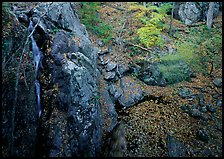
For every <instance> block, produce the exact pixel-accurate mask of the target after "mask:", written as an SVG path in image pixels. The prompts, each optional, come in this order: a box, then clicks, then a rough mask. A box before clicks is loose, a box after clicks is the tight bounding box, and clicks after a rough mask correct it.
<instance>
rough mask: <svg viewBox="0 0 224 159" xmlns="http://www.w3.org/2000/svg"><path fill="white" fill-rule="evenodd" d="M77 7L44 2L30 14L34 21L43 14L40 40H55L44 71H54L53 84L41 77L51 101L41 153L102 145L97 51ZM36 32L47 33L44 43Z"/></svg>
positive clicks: (81, 152)
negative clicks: (81, 21) (75, 8)
mask: <svg viewBox="0 0 224 159" xmlns="http://www.w3.org/2000/svg"><path fill="white" fill-rule="evenodd" d="M72 7H73V6H72V5H71V3H66V2H61V3H57V2H53V3H48V2H47V3H39V4H38V5H37V6H36V7H34V8H33V9H31V10H30V11H29V12H27V13H26V14H27V16H28V18H29V19H30V20H32V21H33V23H34V25H35V24H36V23H37V22H38V21H39V18H40V17H41V19H40V22H39V23H38V26H37V28H36V31H35V33H34V37H35V38H36V39H37V41H39V42H37V45H39V47H40V46H42V45H45V43H44V42H45V41H46V40H49V41H51V43H48V46H47V49H48V51H47V50H44V51H45V52H44V54H46V55H45V59H44V61H43V63H44V64H43V65H44V71H43V72H45V73H46V72H47V73H46V74H48V75H50V76H49V81H48V85H47V84H45V83H46V81H45V82H44V83H43V81H44V80H43V79H42V80H41V81H42V83H41V84H42V85H44V92H43V93H42V96H43V97H42V98H45V99H46V100H47V101H44V103H45V102H47V105H46V104H45V105H44V104H43V108H44V110H43V115H42V118H43V119H42V120H41V122H40V127H41V129H40V130H39V132H38V133H39V134H44V135H40V136H39V140H43V141H39V142H38V143H37V145H38V147H39V148H38V149H37V151H36V153H37V154H38V155H39V156H50V157H69V156H97V155H98V154H99V152H100V150H101V144H102V117H101V110H100V104H99V100H98V99H97V96H99V95H98V86H97V81H98V80H99V79H98V78H99V77H98V74H97V71H98V70H97V66H96V64H97V63H96V60H97V51H98V50H97V48H95V47H94V46H93V45H92V43H91V42H90V40H89V37H88V33H87V31H86V29H85V26H84V25H82V24H80V21H79V18H78V16H77V14H76V12H75V10H74V9H73V8H72ZM42 15H44V16H42ZM55 28H57V30H56V31H55ZM37 34H38V36H39V37H48V38H47V39H44V41H42V42H41V40H40V39H38V36H37ZM46 74H45V75H46ZM49 92H51V93H49ZM34 139H35V137H34Z"/></svg>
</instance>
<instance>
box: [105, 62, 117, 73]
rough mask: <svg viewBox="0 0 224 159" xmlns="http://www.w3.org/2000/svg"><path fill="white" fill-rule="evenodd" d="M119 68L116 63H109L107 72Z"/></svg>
mask: <svg viewBox="0 0 224 159" xmlns="http://www.w3.org/2000/svg"><path fill="white" fill-rule="evenodd" d="M116 67H117V64H116V63H114V62H109V63H107V65H106V71H107V72H109V71H112V70H113V69H115V68H116Z"/></svg>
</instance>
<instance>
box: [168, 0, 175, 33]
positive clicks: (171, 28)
mask: <svg viewBox="0 0 224 159" xmlns="http://www.w3.org/2000/svg"><path fill="white" fill-rule="evenodd" d="M174 7H175V2H173V7H172V12H171V16H170V33H169V34H170V36H172V35H173V12H174Z"/></svg>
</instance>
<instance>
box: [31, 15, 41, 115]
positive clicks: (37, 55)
mask: <svg viewBox="0 0 224 159" xmlns="http://www.w3.org/2000/svg"><path fill="white" fill-rule="evenodd" d="M33 29H34V27H33V22H32V20H31V19H30V24H29V27H28V33H31V32H32V31H33ZM31 42H32V53H33V63H34V66H35V74H34V77H35V78H36V80H35V87H36V96H37V107H38V117H39V118H40V116H41V112H42V109H41V100H40V82H39V80H37V72H38V69H39V67H42V68H43V66H42V62H41V61H42V59H43V54H42V52H41V51H40V49H39V48H38V46H37V43H36V41H35V39H34V38H33V35H31Z"/></svg>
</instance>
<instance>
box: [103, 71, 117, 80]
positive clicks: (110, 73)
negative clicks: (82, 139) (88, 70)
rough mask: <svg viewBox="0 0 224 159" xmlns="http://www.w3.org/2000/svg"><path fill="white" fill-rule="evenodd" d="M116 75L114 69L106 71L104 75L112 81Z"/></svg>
mask: <svg viewBox="0 0 224 159" xmlns="http://www.w3.org/2000/svg"><path fill="white" fill-rule="evenodd" d="M115 76H116V73H115V72H114V71H112V72H105V76H104V79H105V80H108V81H111V80H113V79H114V78H115Z"/></svg>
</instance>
